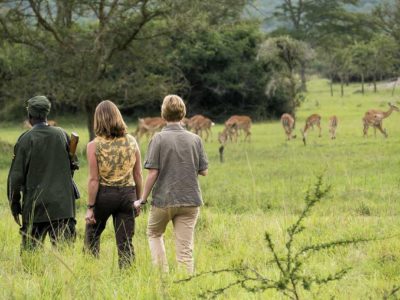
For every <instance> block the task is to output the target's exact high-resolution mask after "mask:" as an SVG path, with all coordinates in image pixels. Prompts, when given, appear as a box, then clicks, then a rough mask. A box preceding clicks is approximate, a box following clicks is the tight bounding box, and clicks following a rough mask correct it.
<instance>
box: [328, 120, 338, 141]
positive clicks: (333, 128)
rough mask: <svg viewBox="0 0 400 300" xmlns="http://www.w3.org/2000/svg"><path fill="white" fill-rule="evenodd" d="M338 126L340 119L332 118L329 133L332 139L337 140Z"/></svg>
mask: <svg viewBox="0 0 400 300" xmlns="http://www.w3.org/2000/svg"><path fill="white" fill-rule="evenodd" d="M337 125H338V119H337V117H336V116H331V117H330V118H329V133H330V134H331V139H332V140H334V139H336V128H337Z"/></svg>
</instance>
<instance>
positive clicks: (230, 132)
mask: <svg viewBox="0 0 400 300" xmlns="http://www.w3.org/2000/svg"><path fill="white" fill-rule="evenodd" d="M388 105H389V109H388V110H387V111H381V110H377V109H370V110H368V111H367V112H366V113H365V115H364V117H363V118H362V122H363V126H364V129H363V133H364V137H367V136H368V128H369V127H370V126H372V127H373V128H374V132H375V136H376V129H378V130H379V131H380V132H381V133H382V134H383V135H384V136H385V137H387V133H386V129H384V128H383V127H382V126H383V124H382V123H383V119H386V118H387V117H389V116H390V115H391V114H392V112H393V111H397V112H398V111H400V109H399V108H398V107H397V106H396V105H394V104H392V103H390V102H389V103H388ZM321 119H322V118H321V115H319V114H311V115H310V116H308V117H307V118H306V120H305V124H304V127H303V128H301V129H300V132H301V135H302V140H303V143H304V145H306V144H307V136H308V133H309V131H310V130H313V129H314V126H315V127H317V128H318V136H319V137H322V127H321ZM328 120H329V122H328V128H329V135H330V138H331V139H332V140H334V139H336V129H337V126H338V117H337V116H336V115H332V116H330V117H329V119H328ZM280 121H281V124H282V127H283V130H284V132H285V135H286V137H287V140H288V141H290V140H291V139H294V138H296V135H295V134H294V129H295V123H296V122H295V118H294V117H293V116H292V115H290V114H288V113H284V114H283V115H282V116H281V119H280ZM165 124H166V122H165V121H164V119H162V118H160V117H154V118H139V120H138V127H137V129H136V131H135V132H134V133H133V134H134V135H135V136H136V138H137V139H138V140H139V139H140V138H142V137H143V136H144V135H146V136H147V137H148V138H151V137H152V136H153V135H154V133H156V132H157V131H160V130H161V129H162V128H163V127H164V126H165ZM214 125H215V124H214V122H212V121H211V120H210V119H209V118H207V117H205V116H203V115H194V116H193V117H191V118H184V119H183V120H182V126H184V127H186V129H187V130H189V131H192V132H194V133H196V134H198V135H199V136H200V137H202V138H204V140H205V141H206V142H207V141H208V140H209V138H211V139H212V131H211V128H212V126H214ZM224 125H225V126H224V129H223V130H222V132H219V133H218V141H219V143H220V144H221V145H222V146H224V145H225V144H226V143H227V142H238V139H239V137H240V136H241V135H243V141H244V142H246V141H247V142H250V139H251V125H252V120H251V118H250V117H249V116H245V115H234V116H231V117H230V118H229V119H228V120H226V121H225V123H224ZM220 151H223V147H222V150H221V148H220Z"/></svg>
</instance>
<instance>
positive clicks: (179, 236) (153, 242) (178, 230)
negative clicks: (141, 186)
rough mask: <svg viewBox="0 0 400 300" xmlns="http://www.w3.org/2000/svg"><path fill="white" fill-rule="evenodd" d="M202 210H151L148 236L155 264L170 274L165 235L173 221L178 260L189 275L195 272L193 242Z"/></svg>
mask: <svg viewBox="0 0 400 300" xmlns="http://www.w3.org/2000/svg"><path fill="white" fill-rule="evenodd" d="M199 212H200V208H199V207H198V206H196V207H170V208H159V207H156V206H152V207H151V210H150V217H149V223H148V226H147V235H148V237H149V244H150V252H151V257H152V260H153V263H154V264H155V265H158V266H160V267H161V268H162V270H163V271H165V272H168V262H167V257H166V254H165V246H164V239H163V235H164V232H165V229H166V227H167V224H168V222H169V221H170V220H172V224H173V226H174V235H175V246H176V260H177V261H178V264H179V265H181V266H184V267H185V268H186V270H187V271H188V273H189V274H192V273H193V271H194V263H193V240H194V227H195V225H196V221H197V218H198V216H199Z"/></svg>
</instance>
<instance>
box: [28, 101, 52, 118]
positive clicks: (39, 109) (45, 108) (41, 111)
mask: <svg viewBox="0 0 400 300" xmlns="http://www.w3.org/2000/svg"><path fill="white" fill-rule="evenodd" d="M50 108H51V103H50V101H49V99H47V97H46V96H36V97H33V98H31V99H29V100H28V106H27V108H26V109H27V111H28V113H29V114H30V115H31V116H32V117H33V118H38V119H44V118H46V117H47V115H48V114H49V112H50Z"/></svg>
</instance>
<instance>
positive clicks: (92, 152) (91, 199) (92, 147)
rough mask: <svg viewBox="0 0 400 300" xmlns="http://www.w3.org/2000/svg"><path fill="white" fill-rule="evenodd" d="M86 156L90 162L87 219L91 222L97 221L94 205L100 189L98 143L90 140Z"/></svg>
mask: <svg viewBox="0 0 400 300" xmlns="http://www.w3.org/2000/svg"><path fill="white" fill-rule="evenodd" d="M86 156H87V160H88V163H89V180H88V210H87V212H86V217H85V220H86V222H87V223H89V224H93V223H96V220H95V219H94V213H93V208H90V207H93V206H94V205H95V203H96V196H97V192H98V190H99V169H98V166H97V160H96V144H95V142H93V141H92V142H90V143H89V144H88V145H87V148H86Z"/></svg>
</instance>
